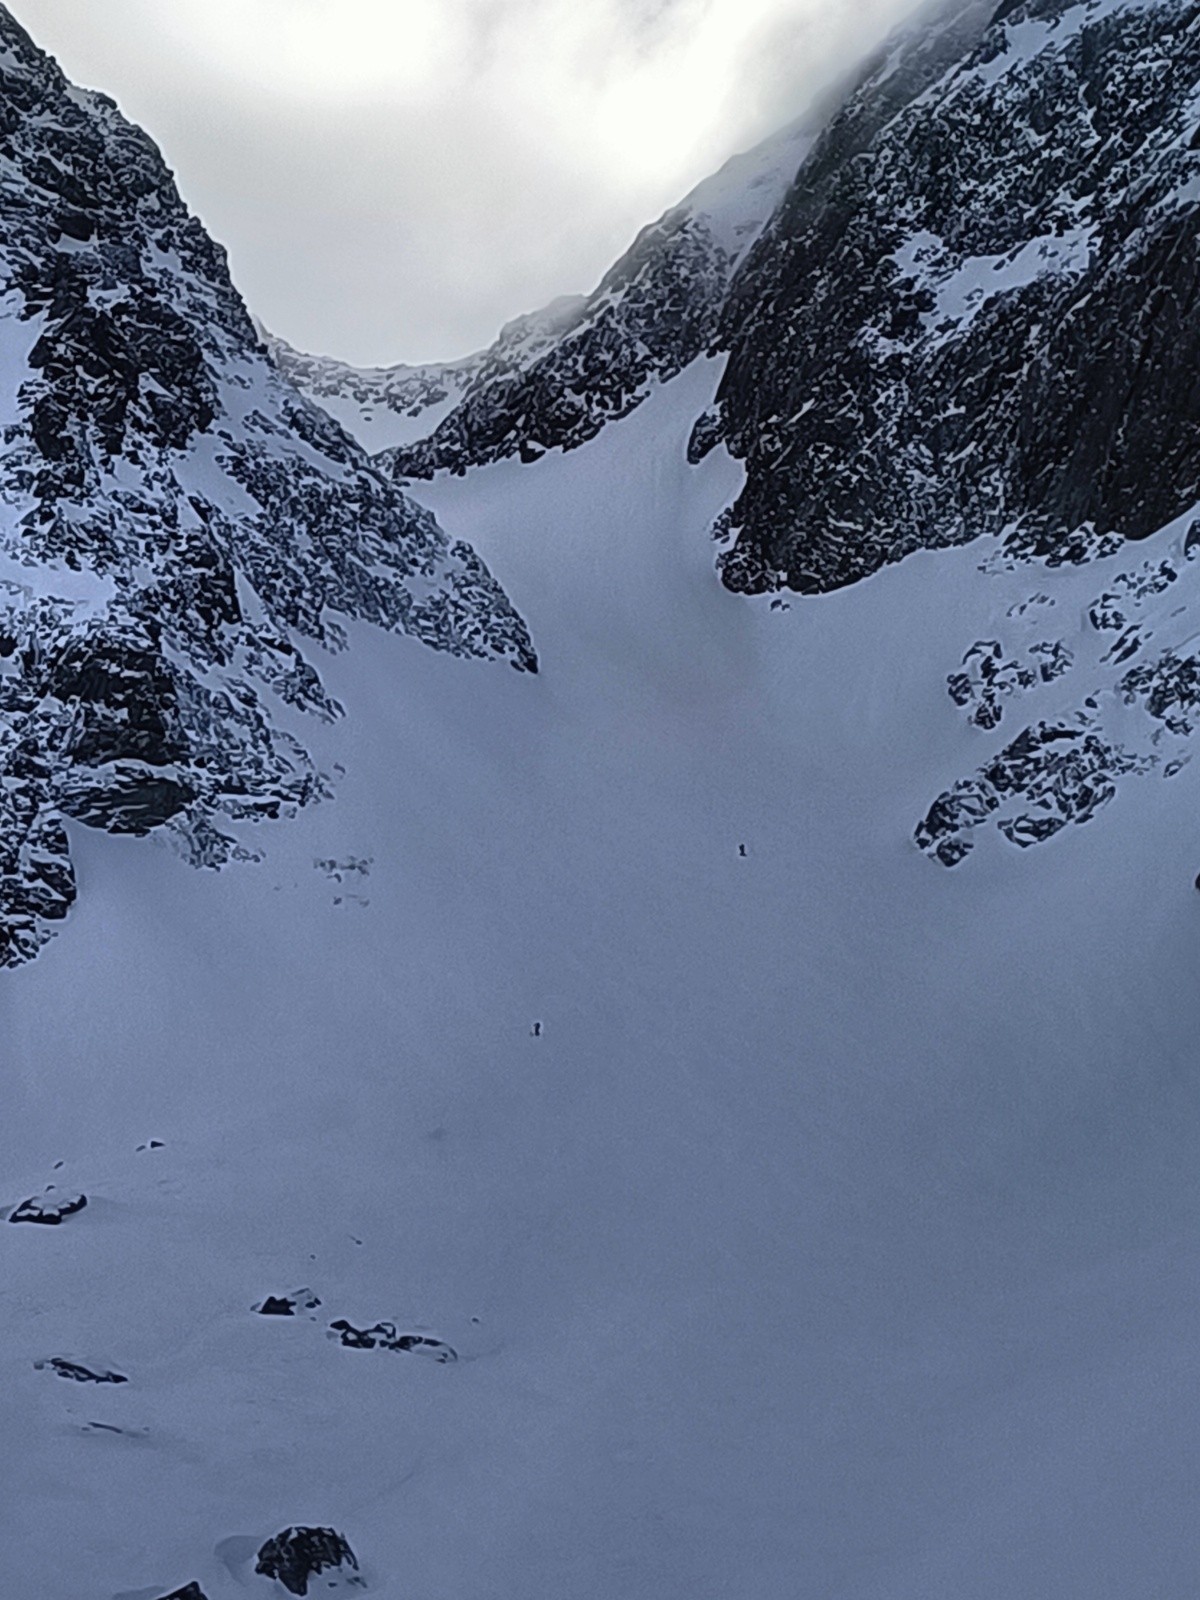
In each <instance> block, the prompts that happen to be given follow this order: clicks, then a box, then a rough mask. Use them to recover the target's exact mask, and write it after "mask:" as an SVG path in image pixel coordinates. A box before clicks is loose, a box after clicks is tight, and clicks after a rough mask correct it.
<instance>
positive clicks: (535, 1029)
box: [533, 1022, 542, 1039]
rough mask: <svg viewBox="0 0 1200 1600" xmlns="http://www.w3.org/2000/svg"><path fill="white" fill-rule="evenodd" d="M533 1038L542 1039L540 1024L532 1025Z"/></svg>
mask: <svg viewBox="0 0 1200 1600" xmlns="http://www.w3.org/2000/svg"><path fill="white" fill-rule="evenodd" d="M533 1037H534V1038H535V1039H540V1038H541V1037H542V1025H541V1023H540V1022H535V1023H534V1025H533Z"/></svg>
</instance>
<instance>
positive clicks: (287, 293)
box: [8, 0, 912, 363]
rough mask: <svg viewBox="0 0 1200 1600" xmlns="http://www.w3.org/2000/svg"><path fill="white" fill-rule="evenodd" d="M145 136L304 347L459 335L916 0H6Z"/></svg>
mask: <svg viewBox="0 0 1200 1600" xmlns="http://www.w3.org/2000/svg"><path fill="white" fill-rule="evenodd" d="M8 4H9V8H10V10H12V11H13V13H14V14H15V15H16V16H17V17H18V18H19V20H20V21H21V22H22V23H24V25H25V26H26V27H27V28H28V29H29V31H30V32H31V33H32V34H33V35H34V37H35V38H36V39H37V41H38V42H39V43H40V44H41V45H42V46H43V47H44V48H46V49H48V50H50V51H51V52H52V53H53V54H54V55H56V56H57V57H58V58H59V60H60V61H61V63H62V65H63V67H64V68H65V70H66V71H67V72H68V74H69V75H70V76H71V77H73V78H75V79H76V80H77V81H79V82H82V83H85V84H87V85H89V86H91V87H96V88H102V89H104V90H106V91H107V92H108V93H109V94H111V95H113V96H114V97H115V98H116V99H117V100H118V101H119V103H120V105H121V107H122V109H123V110H124V111H125V112H126V113H127V115H129V116H130V117H132V118H133V119H134V120H135V121H137V122H140V123H141V124H142V125H143V126H144V127H145V128H147V129H148V130H149V132H150V133H151V134H152V135H153V136H154V138H155V139H156V140H157V141H158V143H159V144H160V145H161V146H162V148H163V150H164V153H165V154H166V157H167V160H168V161H169V162H170V164H171V165H172V167H173V168H174V169H175V172H176V175H177V177H178V179H179V184H180V188H181V189H182V191H183V194H184V197H185V199H186V200H187V201H188V202H189V203H190V205H191V206H192V207H193V209H194V210H196V211H198V212H199V214H200V215H201V216H202V217H203V219H204V221H205V222H206V223H207V224H208V226H209V228H210V230H211V231H212V232H213V233H214V234H215V235H216V236H217V238H219V239H220V240H221V241H222V242H223V243H224V244H225V245H226V246H227V247H228V249H229V251H230V256H231V260H232V264H233V271H234V276H235V278H236V279H237V282H238V285H239V287H240V288H241V290H242V292H243V293H244V295H245V296H246V298H247V300H248V301H249V303H250V306H251V308H252V309H253V310H254V311H255V312H256V313H257V314H258V315H259V316H260V317H261V318H262V319H263V320H264V321H265V322H266V323H267V324H268V325H269V326H270V327H272V328H273V329H274V330H275V331H276V332H278V333H280V334H282V335H283V336H284V337H285V338H287V339H289V340H290V341H291V342H292V343H293V344H296V345H298V346H300V347H301V348H302V349H307V350H316V351H322V352H326V353H329V354H334V355H339V356H342V357H344V358H346V359H347V360H351V361H356V362H360V363H373V362H391V361H399V360H408V361H421V360H432V359H436V358H440V357H445V358H449V357H453V356H457V355H463V354H466V353H467V352H468V351H470V350H473V349H476V348H478V347H480V346H481V345H484V344H487V343H488V342H489V341H490V340H491V339H492V337H493V336H494V335H495V333H496V331H497V329H498V328H499V326H500V324H501V323H502V322H504V321H506V320H507V319H508V318H509V317H511V316H514V315H516V314H517V313H518V312H521V311H528V310H533V309H534V308H536V307H537V306H539V305H542V304H544V303H545V302H546V301H547V300H550V299H553V298H554V296H555V295H558V294H567V293H574V292H578V291H581V290H586V289H590V288H592V287H593V286H594V284H595V283H596V281H597V280H598V279H599V278H600V276H601V275H602V274H603V272H604V271H605V269H606V268H607V267H608V266H609V264H610V263H611V262H612V261H613V260H614V259H615V257H616V256H617V255H619V254H620V253H621V251H622V250H624V248H625V247H626V245H627V244H628V243H629V241H630V240H631V239H632V237H633V235H634V234H635V233H636V232H637V230H638V228H639V227H641V226H642V224H643V223H645V222H648V221H650V220H652V219H653V218H654V217H656V216H658V215H659V214H660V213H661V212H662V211H663V210H665V209H666V207H667V206H669V205H671V204H672V203H673V202H674V201H676V200H677V199H679V198H681V197H682V195H683V194H684V193H685V192H686V191H687V190H688V189H689V188H690V187H691V186H692V185H693V184H694V183H696V182H698V181H699V180H700V179H701V178H703V177H705V176H706V175H707V174H708V173H709V172H710V171H712V170H714V169H715V168H716V167H717V166H719V165H720V164H721V162H722V161H723V160H724V159H725V158H726V157H727V156H729V155H731V154H732V153H733V152H734V151H736V150H739V149H744V148H746V147H747V146H749V145H751V144H754V143H755V142H757V140H758V139H760V138H762V137H764V136H765V135H766V134H768V133H770V132H772V131H773V130H774V128H776V127H778V126H780V125H782V124H783V123H784V122H786V121H788V120H789V119H790V118H791V117H792V116H794V115H796V114H798V113H799V112H800V111H802V110H803V109H804V108H805V106H806V104H807V103H808V101H809V100H810V99H811V97H812V95H813V93H814V91H815V90H816V89H817V88H818V87H819V86H821V85H822V84H824V83H825V82H826V81H828V79H829V78H830V77H831V76H833V75H835V74H836V73H838V72H840V71H842V70H844V69H845V68H846V67H847V65H849V64H850V62H851V61H853V60H854V59H855V58H856V57H859V56H861V55H863V54H865V53H866V52H867V51H868V50H869V49H870V48H871V47H872V45H873V44H874V43H876V42H877V41H878V40H879V39H880V38H882V36H883V35H884V33H885V32H886V31H887V29H888V27H889V26H890V25H891V24H892V23H893V22H894V21H895V20H896V19H897V18H899V17H901V16H903V15H904V14H905V13H906V12H908V11H910V10H911V9H912V0H8Z"/></svg>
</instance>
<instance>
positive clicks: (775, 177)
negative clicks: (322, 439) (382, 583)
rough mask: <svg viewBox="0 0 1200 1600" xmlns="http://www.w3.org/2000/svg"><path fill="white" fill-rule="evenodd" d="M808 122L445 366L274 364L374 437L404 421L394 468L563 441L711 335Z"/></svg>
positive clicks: (458, 462) (528, 455)
mask: <svg viewBox="0 0 1200 1600" xmlns="http://www.w3.org/2000/svg"><path fill="white" fill-rule="evenodd" d="M818 125H819V124H818V123H817V122H816V121H815V119H814V118H812V117H808V116H806V117H804V118H801V119H800V120H799V121H798V122H796V123H794V124H792V125H790V126H789V127H787V128H785V129H783V131H782V132H780V133H778V134H775V135H773V136H772V137H771V138H770V139H768V140H766V141H765V142H764V143H763V144H761V145H759V146H758V147H757V148H756V149H754V150H751V151H749V152H748V153H746V154H744V155H739V156H735V157H734V158H733V159H732V160H731V161H729V162H727V163H726V164H725V166H724V167H722V168H721V170H720V172H718V173H716V174H715V175H714V176H713V177H711V178H709V179H706V180H705V182H703V183H701V184H700V185H699V186H698V187H697V188H696V189H694V190H693V191H692V193H691V194H689V195H688V196H687V197H686V199H684V200H683V201H681V202H680V204H679V205H677V206H674V207H672V209H671V210H670V211H668V212H667V213H666V215H665V216H663V217H661V218H660V219H659V220H658V221H657V222H655V223H652V224H651V225H650V226H648V227H646V228H644V229H643V230H642V231H641V233H640V234H639V235H638V237H637V239H636V240H635V241H634V243H633V245H632V246H631V247H630V249H629V250H628V251H627V252H626V253H625V255H623V256H622V257H621V259H620V260H619V261H618V262H617V263H616V264H615V265H614V266H613V267H612V269H611V270H610V271H609V272H608V273H606V274H605V277H604V278H603V280H602V281H601V283H600V284H599V286H598V287H597V288H596V289H595V290H594V291H593V293H592V294H590V295H586V296H574V297H567V298H564V299H561V300H556V301H554V303H553V304H552V305H549V306H547V307H546V308H545V309H544V310H543V311H539V312H534V313H532V314H530V315H528V316H524V317H518V318H517V319H516V320H515V321H513V322H511V323H509V324H508V325H507V326H506V327H505V328H504V329H503V330H502V331H501V333H500V336H499V338H498V339H497V340H496V342H495V343H494V344H493V345H491V346H490V347H489V348H488V349H487V350H484V351H481V352H480V353H479V354H478V355H476V356H471V357H468V358H467V359H466V360H465V361H462V362H458V363H455V364H452V365H450V366H442V367H438V366H433V367H395V368H390V369H381V370H378V371H366V372H364V371H360V370H358V369H354V368H350V367H346V366H342V365H341V364H339V363H336V362H330V361H328V360H326V359H324V358H318V357H311V356H301V355H298V354H297V353H296V352H295V351H292V350H291V349H290V348H289V347H287V346H286V345H284V344H282V342H281V341H278V340H276V341H272V342H271V349H272V353H273V355H274V357H275V360H276V361H277V363H278V364H279V367H280V369H281V371H283V372H284V373H286V375H287V376H288V377H289V378H290V379H291V380H292V381H293V382H294V383H295V384H296V385H297V386H298V387H299V388H300V389H301V390H303V392H304V393H306V394H308V395H311V396H312V397H313V398H314V399H315V400H317V401H318V402H319V403H320V404H322V405H324V406H326V407H327V409H329V410H330V411H331V412H332V413H333V414H334V415H335V416H337V417H338V418H339V419H340V420H341V421H342V422H343V423H344V424H345V425H346V427H348V428H349V429H350V430H351V431H352V432H354V433H355V434H356V436H357V437H359V438H360V439H362V440H364V441H365V442H366V443H367V444H368V445H369V446H370V447H372V448H376V447H378V446H379V445H380V443H381V441H382V440H383V439H384V437H385V430H392V432H393V435H395V428H396V423H395V422H394V421H393V420H391V419H386V420H385V419H384V418H383V417H382V416H381V413H382V412H383V411H384V410H385V409H386V410H388V411H390V412H391V413H392V414H393V417H395V416H396V414H399V415H401V416H402V417H403V418H404V419H405V422H404V424H403V426H404V438H403V442H401V441H400V439H399V438H398V437H395V438H394V441H393V439H392V438H389V439H388V443H389V444H392V443H393V442H394V445H395V447H394V448H391V449H388V450H383V451H382V453H381V456H380V462H381V465H384V466H386V467H387V469H388V470H389V471H391V472H393V473H394V474H396V475H397V476H399V477H403V478H429V477H431V476H432V475H433V474H435V473H438V472H446V471H449V472H454V473H462V472H464V471H466V469H467V468H468V467H471V466H479V465H483V464H485V463H487V462H490V461H500V460H503V459H505V458H506V457H509V456H517V457H519V458H520V459H521V460H522V461H526V462H528V461H534V460H536V459H537V458H538V457H539V456H540V455H542V454H544V453H545V452H546V451H547V450H555V449H561V450H571V449H574V448H576V447H578V446H579V445H581V444H583V443H584V442H585V441H586V440H588V439H591V438H594V437H595V436H596V434H597V433H598V432H599V431H600V429H601V428H603V427H604V425H605V424H606V423H608V422H611V421H613V420H615V419H616V418H619V417H623V416H626V415H628V414H629V412H631V411H633V410H635V409H636V407H637V406H638V405H640V404H641V402H642V401H643V400H644V399H645V397H646V395H647V394H648V393H649V392H650V390H651V388H652V387H653V386H654V385H656V384H659V383H663V382H666V381H667V380H669V379H670V378H673V377H674V376H675V375H676V374H677V373H678V372H680V371H682V370H683V368H684V367H685V366H687V365H688V364H689V363H690V362H691V361H693V360H695V359H696V357H697V356H699V355H701V354H702V353H703V352H704V351H705V349H706V348H707V346H708V345H709V343H710V342H711V341H712V339H713V338H714V337H715V334H716V331H717V327H718V324H719V319H720V312H721V306H722V304H723V302H724V298H725V293H726V290H727V288H728V285H729V281H730V278H731V277H732V275H733V272H734V270H735V268H736V266H737V264H738V262H739V261H740V260H741V259H742V258H743V256H744V255H745V254H746V251H747V250H748V249H749V248H750V245H751V244H752V243H753V241H754V239H755V237H756V236H757V234H758V232H759V230H760V229H761V228H762V226H763V224H764V223H765V222H766V221H767V219H768V217H770V215H771V213H772V212H773V211H774V209H775V206H776V204H777V203H778V201H779V199H780V198H781V196H782V195H783V194H784V192H785V191H786V189H787V186H788V184H789V183H790V182H791V179H792V177H793V175H794V174H795V172H796V169H797V167H798V166H799V165H800V162H801V161H802V159H803V157H804V155H805V152H806V151H807V150H808V149H809V147H810V146H811V145H812V142H813V139H814V137H815V134H816V127H817V126H818Z"/></svg>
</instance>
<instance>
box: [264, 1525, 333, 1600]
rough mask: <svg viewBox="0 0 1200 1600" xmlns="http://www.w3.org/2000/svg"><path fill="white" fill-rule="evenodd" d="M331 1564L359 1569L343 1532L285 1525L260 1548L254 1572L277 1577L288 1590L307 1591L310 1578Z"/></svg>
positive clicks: (293, 1592) (300, 1593) (289, 1591)
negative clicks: (287, 1526)
mask: <svg viewBox="0 0 1200 1600" xmlns="http://www.w3.org/2000/svg"><path fill="white" fill-rule="evenodd" d="M330 1568H341V1569H342V1570H344V1571H345V1570H348V1571H351V1572H357V1571H358V1561H357V1559H356V1557H355V1555H354V1552H353V1550H351V1548H350V1546H349V1544H347V1542H346V1540H345V1538H344V1536H343V1535H342V1534H340V1533H337V1532H335V1531H334V1529H333V1528H285V1529H284V1531H283V1532H282V1533H280V1534H277V1535H276V1536H275V1538H274V1539H268V1540H267V1542H266V1544H264V1545H263V1547H262V1549H261V1550H260V1551H259V1552H258V1561H257V1562H256V1564H255V1567H254V1570H255V1572H259V1573H261V1574H262V1575H263V1576H264V1577H267V1578H275V1579H277V1580H278V1581H279V1582H280V1583H281V1584H282V1585H283V1587H284V1588H285V1589H286V1590H287V1592H288V1593H289V1594H299V1595H306V1594H307V1593H308V1580H309V1579H310V1578H316V1577H319V1576H320V1574H321V1573H322V1572H325V1571H327V1570H329V1569H330Z"/></svg>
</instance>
